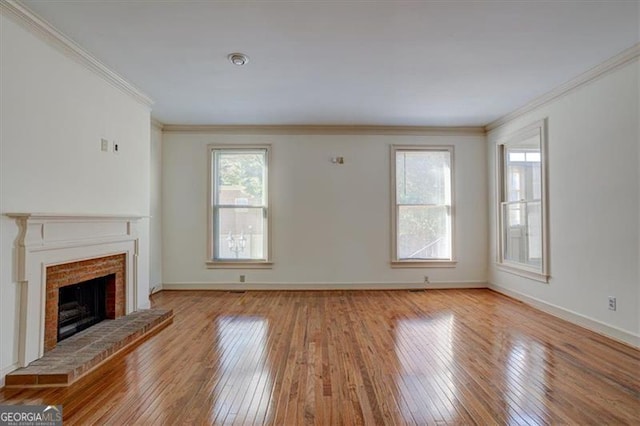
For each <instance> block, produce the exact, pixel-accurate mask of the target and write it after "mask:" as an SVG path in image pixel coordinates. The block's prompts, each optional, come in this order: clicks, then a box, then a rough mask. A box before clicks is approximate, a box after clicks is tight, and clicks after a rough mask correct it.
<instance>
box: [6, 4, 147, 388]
mask: <svg viewBox="0 0 640 426" xmlns="http://www.w3.org/2000/svg"><path fill="white" fill-rule="evenodd" d="M0 55H1V56H0V66H1V71H0V92H1V94H2V95H1V96H0V99H1V100H0V120H1V125H0V129H1V130H0V211H1V212H2V213H7V212H51V213H96V214H97V213H103V214H117V213H127V214H135V215H145V216H147V215H148V214H149V174H150V169H149V156H150V154H149V110H148V107H146V106H144V105H142V104H140V103H138V102H137V101H135V100H133V99H132V98H130V97H129V96H128V95H126V94H125V93H124V92H122V91H121V90H119V89H117V88H115V87H114V86H111V85H110V84H109V83H107V82H106V81H105V80H103V79H102V78H101V77H99V76H98V75H97V74H94V73H93V72H91V71H89V70H88V69H86V68H85V67H84V66H83V65H80V63H78V62H76V61H75V60H72V59H70V58H69V57H67V56H65V54H63V53H61V51H60V50H58V49H57V48H54V47H52V46H51V45H49V44H48V43H45V42H44V41H43V40H42V39H40V38H39V37H37V36H35V35H33V34H32V33H31V32H29V31H27V30H26V29H25V28H24V27H22V26H21V25H20V24H17V23H15V22H14V21H13V20H11V19H9V18H7V17H6V16H5V15H0ZM101 138H107V139H109V140H110V141H113V140H115V141H117V142H118V144H119V145H120V153H119V154H117V155H116V154H113V153H110V152H109V153H106V152H101V151H100V139H101ZM148 226H149V224H148V220H144V221H143V222H142V223H141V224H140V257H139V269H140V271H139V277H138V278H139V284H142V285H144V287H145V291H144V292H143V293H142V294H143V295H146V294H147V292H146V287H147V286H148V263H149V261H148V232H149V229H148ZM17 235H18V229H17V227H16V225H15V223H14V222H13V220H11V219H9V218H8V217H6V216H0V342H1V344H0V378H1V377H2V376H3V375H4V373H6V372H7V371H8V370H10V369H12V367H13V365H14V363H15V362H16V360H17V347H18V345H17V339H18V309H17V308H18V305H19V295H18V291H17V290H18V284H17V283H16V281H15V277H14V270H15V261H16V256H15V252H14V240H15V239H16V237H17ZM140 303H141V305H145V304H147V303H148V301H147V299H146V297H141V298H140Z"/></svg>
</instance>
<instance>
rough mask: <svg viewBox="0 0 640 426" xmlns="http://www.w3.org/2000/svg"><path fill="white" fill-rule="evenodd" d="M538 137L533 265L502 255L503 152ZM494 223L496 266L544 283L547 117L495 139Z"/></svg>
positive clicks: (546, 261)
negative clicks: (536, 262) (536, 257)
mask: <svg viewBox="0 0 640 426" xmlns="http://www.w3.org/2000/svg"><path fill="white" fill-rule="evenodd" d="M538 135H539V138H540V179H541V180H542V182H541V199H540V205H541V220H542V232H541V234H542V235H541V237H542V241H541V250H542V254H541V265H540V267H539V268H536V267H534V266H531V265H525V264H523V263H520V262H515V261H512V260H509V259H505V256H504V250H505V238H506V234H505V227H504V219H503V210H504V209H503V206H504V205H505V204H507V203H508V201H507V186H506V180H505V177H506V170H505V166H506V163H505V158H504V155H505V154H504V153H505V149H506V148H507V147H517V146H518V145H519V144H521V143H522V142H523V141H525V140H527V139H530V138H531V137H534V136H538ZM495 164H496V206H495V207H496V224H497V235H496V241H497V244H496V246H497V250H498V252H497V253H496V266H497V267H498V269H500V270H502V271H505V272H509V273H512V274H515V275H519V276H522V277H526V278H530V279H533V280H535V281H539V282H543V283H547V282H549V278H550V276H549V219H548V203H547V179H548V178H547V119H546V118H545V119H543V120H539V121H536V122H535V123H532V124H530V125H528V126H526V127H524V128H522V129H520V130H518V131H516V132H514V133H512V134H510V135H508V136H506V137H504V138H502V139H500V140H499V141H498V143H497V144H496V163H495Z"/></svg>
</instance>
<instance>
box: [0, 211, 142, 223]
mask: <svg viewBox="0 0 640 426" xmlns="http://www.w3.org/2000/svg"><path fill="white" fill-rule="evenodd" d="M4 215H5V216H8V217H11V218H14V219H19V218H24V219H35V220H38V219H39V220H72V221H73V220H83V219H89V220H91V219H94V220H104V219H116V220H138V219H146V218H149V217H151V216H142V215H135V214H101V213H44V212H19V213H4Z"/></svg>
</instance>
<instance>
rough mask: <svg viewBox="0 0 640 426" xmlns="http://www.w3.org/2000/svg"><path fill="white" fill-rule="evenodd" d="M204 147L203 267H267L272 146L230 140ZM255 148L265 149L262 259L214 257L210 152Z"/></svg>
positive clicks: (268, 257) (269, 248)
mask: <svg viewBox="0 0 640 426" xmlns="http://www.w3.org/2000/svg"><path fill="white" fill-rule="evenodd" d="M207 150H208V156H209V157H208V158H209V159H208V168H209V171H208V173H207V175H208V190H207V192H208V197H207V199H208V201H207V261H206V265H207V268H210V269H270V268H272V267H273V261H272V250H271V241H272V235H273V227H272V224H271V222H272V221H271V216H272V209H271V179H270V176H269V175H270V172H271V157H272V149H271V145H270V144H258V145H245V144H233V145H218V144H212V145H208V146H207ZM244 150H246V151H252V150H253V151H255V150H264V151H265V157H266V161H265V185H264V187H265V189H266V191H267V196H266V197H265V199H266V206H265V207H264V212H265V214H266V220H265V229H264V238H265V239H266V243H265V255H266V256H265V257H266V259H264V260H263V259H238V260H235V259H216V251H215V250H216V248H215V247H216V244H215V241H216V238H217V235H216V232H217V229H216V223H215V218H216V208H215V206H214V202H215V193H214V191H215V190H216V186H215V177H216V174H217V173H216V170H215V162H214V154H215V152H216V151H244Z"/></svg>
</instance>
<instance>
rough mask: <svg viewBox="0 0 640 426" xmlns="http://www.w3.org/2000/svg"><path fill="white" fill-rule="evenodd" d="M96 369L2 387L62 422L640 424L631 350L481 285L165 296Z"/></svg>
mask: <svg viewBox="0 0 640 426" xmlns="http://www.w3.org/2000/svg"><path fill="white" fill-rule="evenodd" d="M153 305H154V307H159V308H169V309H173V311H174V324H173V325H171V326H169V327H168V328H166V329H165V330H164V331H163V332H161V333H159V334H158V335H156V336H154V337H153V338H151V339H149V340H148V341H146V342H144V343H143V344H142V345H140V346H139V347H137V348H135V349H134V350H132V351H131V352H130V353H128V354H126V355H125V356H123V357H120V358H118V359H116V360H113V361H110V364H109V365H108V367H107V368H105V369H104V370H103V373H102V374H100V375H95V374H93V375H92V374H90V375H89V376H87V378H85V379H82V380H80V381H79V382H77V383H75V384H73V385H71V386H69V387H68V388H62V389H41V390H23V391H15V390H9V389H4V390H2V391H0V404H17V403H28V404H51V405H56V404H62V405H63V415H64V419H65V425H66V424H105V423H108V424H156V423H163V424H272V425H298V424H320V425H333V424H345V425H355V424H420V425H423V424H445V423H446V424H473V423H478V424H548V423H563V424H567V423H568V424H640V379H639V377H638V371H640V351H638V350H637V349H633V348H631V347H629V346H625V345H622V344H619V343H616V342H614V341H612V340H610V339H606V338H604V337H602V336H599V335H597V334H594V333H591V332H589V331H587V330H584V329H581V328H579V327H576V326H574V325H571V324H569V323H566V322H564V321H561V320H558V319H556V318H554V317H551V316H549V315H546V314H544V313H541V312H539V311H536V310H534V309H531V308H529V307H527V306H525V305H523V304H521V303H519V302H516V301H513V300H511V299H508V298H506V297H503V296H501V295H499V294H496V293H494V292H492V291H490V290H432V291H425V292H408V291H370V292H369V291H354V292H345V291H325V292H320V291H318V292H280V291H277V292H275V291H274V292H246V293H242V294H239V293H226V292H204V291H201V292H195V291H193V292H192V291H189V292H161V293H159V294H157V295H154V297H153Z"/></svg>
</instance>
